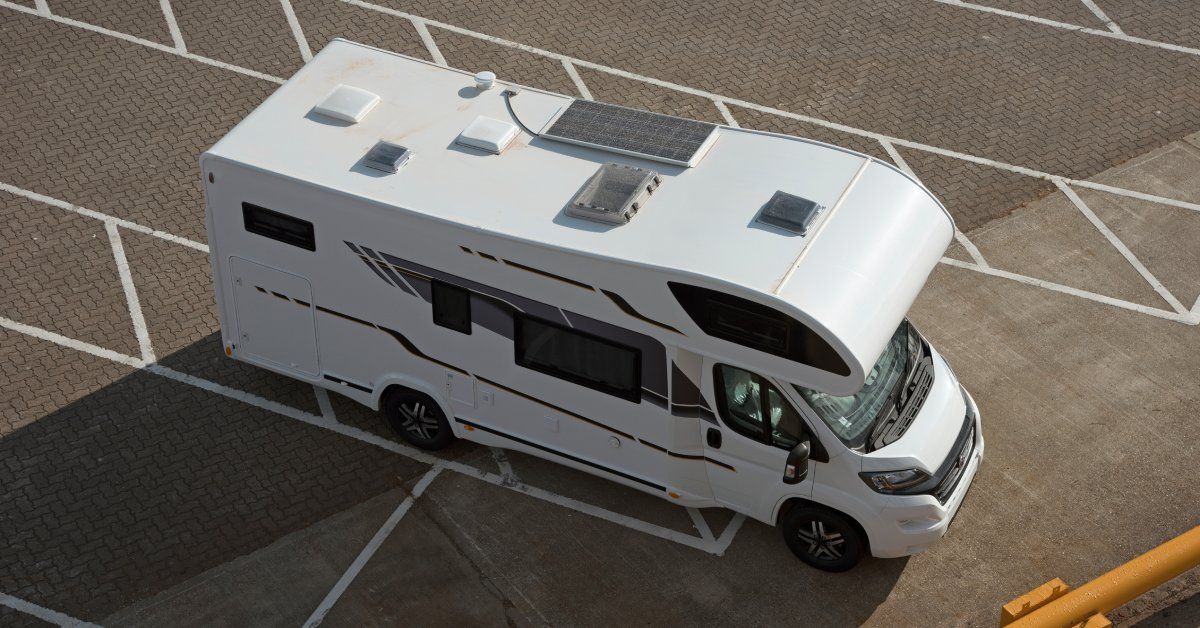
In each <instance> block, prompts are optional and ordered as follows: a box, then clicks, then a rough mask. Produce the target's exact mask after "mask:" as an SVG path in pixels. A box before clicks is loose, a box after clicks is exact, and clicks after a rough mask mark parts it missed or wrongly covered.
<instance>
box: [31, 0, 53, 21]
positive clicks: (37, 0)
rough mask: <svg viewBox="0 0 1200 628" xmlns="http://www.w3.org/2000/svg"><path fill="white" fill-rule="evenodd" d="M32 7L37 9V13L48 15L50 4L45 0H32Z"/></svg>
mask: <svg viewBox="0 0 1200 628" xmlns="http://www.w3.org/2000/svg"><path fill="white" fill-rule="evenodd" d="M33 7H34V8H35V9H36V10H37V13H38V15H40V16H42V17H50V5H49V4H46V0H33Z"/></svg>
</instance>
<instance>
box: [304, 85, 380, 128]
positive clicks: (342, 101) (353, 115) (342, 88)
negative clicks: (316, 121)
mask: <svg viewBox="0 0 1200 628" xmlns="http://www.w3.org/2000/svg"><path fill="white" fill-rule="evenodd" d="M378 104H379V96H378V95H376V94H372V93H371V92H368V91H367V90H365V89H359V88H357V87H350V86H349V85H338V86H337V87H335V88H333V91H331V92H329V95H328V96H326V97H325V100H322V101H321V103H320V104H318V105H317V106H316V107H313V111H315V112H317V113H319V114H321V115H323V116H329V117H330V118H334V119H335V120H341V121H342V122H349V123H350V124H356V123H358V122H361V121H362V119H363V118H365V117H367V114H368V113H371V110H372V109H374V108H375V105H378Z"/></svg>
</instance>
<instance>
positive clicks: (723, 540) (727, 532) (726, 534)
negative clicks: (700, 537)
mask: <svg viewBox="0 0 1200 628" xmlns="http://www.w3.org/2000/svg"><path fill="white" fill-rule="evenodd" d="M743 523H746V515H743V514H741V513H738V514H735V515H734V516H733V519H730V520H729V525H727V526H725V529H724V530H723V531H721V536H720V538H718V539H717V542H716V543H714V544H713V550H714V551H713V552H712V553H713V554H716V555H717V556H724V555H725V550H727V549H729V546H730V545H731V544H732V543H733V537H734V536H736V535H737V533H738V530H741V529H742V524H743Z"/></svg>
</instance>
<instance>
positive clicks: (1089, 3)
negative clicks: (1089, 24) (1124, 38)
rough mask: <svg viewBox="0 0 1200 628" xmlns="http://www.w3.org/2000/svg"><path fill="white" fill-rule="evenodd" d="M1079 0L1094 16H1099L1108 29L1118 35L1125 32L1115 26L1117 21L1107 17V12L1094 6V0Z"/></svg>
mask: <svg viewBox="0 0 1200 628" xmlns="http://www.w3.org/2000/svg"><path fill="white" fill-rule="evenodd" d="M1080 2H1083V6H1085V7H1087V8H1088V10H1089V11H1091V12H1092V13H1093V14H1095V16H1096V17H1098V18H1100V21H1101V22H1104V25H1105V26H1107V27H1108V30H1110V31H1112V32H1114V33H1117V34H1120V35H1124V34H1125V31H1123V30H1121V27H1120V26H1117V23H1116V22H1114V21H1112V19H1110V18H1109V17H1108V14H1106V13H1105V12H1104V10H1103V9H1101V8H1100V7H1098V6H1096V3H1095V2H1092V0H1080Z"/></svg>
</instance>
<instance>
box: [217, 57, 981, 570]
mask: <svg viewBox="0 0 1200 628" xmlns="http://www.w3.org/2000/svg"><path fill="white" fill-rule="evenodd" d="M201 168H202V173H203V177H204V189H205V194H206V198H207V223H208V225H207V226H208V238H209V245H210V248H211V251H212V267H213V279H214V282H215V288H216V298H217V305H218V308H219V311H220V319H221V334H222V337H223V340H224V345H225V351H226V353H227V354H228V355H230V356H232V357H234V358H236V359H238V360H243V361H245V362H249V363H251V364H255V365H258V366H261V367H263V368H267V369H271V370H273V371H276V372H278V373H283V374H285V375H288V376H290V377H294V378H296V379H300V380H303V381H306V382H311V383H313V384H316V385H318V386H324V387H326V388H329V389H330V390H334V391H337V392H339V393H341V394H343V395H345V396H347V397H349V398H351V399H354V400H356V401H358V402H361V403H363V404H365V405H367V406H370V407H371V408H376V409H379V410H380V411H381V413H382V414H383V415H384V416H385V417H386V418H387V420H388V421H390V422H391V424H392V425H393V426H394V427H395V429H396V430H397V431H398V432H399V434H400V435H401V436H402V437H404V438H405V439H406V440H407V441H408V442H410V443H412V444H413V445H416V446H418V447H424V448H430V449H434V448H438V447H442V446H444V445H445V444H446V443H448V442H449V441H450V440H451V439H453V438H465V439H469V440H472V441H477V442H479V443H483V444H485V445H492V446H499V447H506V448H511V449H515V450H519V451H523V452H525V453H528V454H531V455H534V456H540V457H543V458H546V459H549V460H554V461H556V462H559V463H562V464H564V465H567V466H569V467H573V468H576V469H580V470H583V471H586V472H589V473H593V474H596V475H599V476H601V477H605V478H608V479H610V480H612V481H615V482H619V483H621V484H625V485H627V486H630V487H633V488H635V489H639V490H642V491H646V492H648V493H651V494H653V495H657V496H659V497H662V498H663V499H666V500H669V501H671V502H673V503H676V504H679V505H682V506H694V507H716V506H723V507H726V508H729V509H732V510H734V511H737V512H740V513H744V514H745V515H747V516H750V517H753V518H755V519H757V520H759V521H763V522H765V523H768V524H771V525H778V526H780V527H781V528H782V530H783V532H784V538H785V539H786V541H787V544H788V546H789V547H790V548H791V549H792V550H793V551H794V552H795V553H796V554H797V555H798V556H799V557H800V558H801V559H803V560H804V561H805V562H807V563H809V564H811V565H814V566H816V567H819V568H822V569H827V570H835V571H836V570H844V569H849V568H850V567H852V566H853V565H854V564H855V563H856V562H857V561H858V560H859V559H860V558H862V557H863V556H865V555H866V554H873V555H875V556H881V557H894V556H903V555H908V554H913V553H916V552H920V551H922V550H924V549H925V548H927V547H929V545H930V544H931V543H933V542H934V541H936V540H937V539H939V538H940V537H941V536H943V535H944V534H945V533H946V529H947V526H948V525H949V524H950V521H951V519H952V518H953V517H954V514H955V512H956V511H957V509H958V507H959V505H960V504H961V503H962V500H963V496H964V494H965V493H966V492H967V488H968V486H969V485H970V483H971V480H972V478H973V477H974V475H975V472H976V470H977V469H978V466H979V464H980V461H981V459H982V456H983V446H984V443H983V435H982V433H981V431H980V423H979V417H978V412H977V410H976V407H975V404H974V402H973V401H972V400H971V397H970V395H968V394H967V392H966V391H965V390H963V389H962V387H961V386H960V385H959V383H958V380H957V379H956V378H955V375H954V372H953V371H952V370H951V369H950V366H949V365H948V364H947V363H946V361H945V360H944V359H942V357H941V356H939V355H938V353H937V352H936V351H935V350H934V349H933V347H931V346H930V345H929V343H928V342H927V341H926V340H925V339H924V338H922V336H921V334H920V333H919V332H918V331H917V330H916V329H915V328H914V327H913V326H912V325H910V324H909V323H908V321H907V320H906V318H905V314H906V312H907V311H908V309H909V307H910V306H911V304H912V303H913V300H914V299H915V298H916V296H917V293H918V292H919V291H920V289H921V287H922V286H923V285H924V283H925V281H926V279H927V277H928V275H929V273H930V271H931V270H932V269H933V267H934V265H935V264H936V263H937V261H938V259H939V258H940V256H941V255H942V253H943V252H944V250H945V248H946V247H947V245H948V244H949V242H950V240H951V238H952V234H953V229H954V225H953V222H952V220H951V218H950V216H949V215H948V214H947V213H946V211H945V209H944V208H943V207H942V206H941V204H940V203H939V202H938V201H937V200H936V199H935V198H934V197H933V196H931V195H930V193H929V192H928V191H927V190H926V189H925V188H924V187H923V186H922V185H921V184H920V183H919V182H917V181H915V180H913V179H912V178H910V177H909V176H907V175H905V174H904V173H903V172H901V171H899V170H897V169H896V168H894V167H892V166H891V165H889V164H886V163H882V162H879V161H876V160H874V159H872V158H871V157H868V156H866V155H862V154H858V153H855V152H852V151H848V150H843V149H840V148H837V147H834V146H830V145H827V144H822V143H819V142H814V141H810V140H804V139H799V138H795V137H788V136H783V135H776V134H771V133H763V132H758V131H751V130H746V129H739V128H734V127H727V126H719V125H713V124H707V123H703V122H696V121H692V120H682V119H679V118H672V117H668V116H662V115H658V114H652V113H647V112H643V111H637V110H633V109H627V108H622V107H616V106H611V105H603V104H599V103H595V102H591V101H585V100H577V99H572V98H570V97H566V96H562V95H558V94H552V93H547V92H543V91H539V90H535V89H529V88H525V87H516V86H513V85H510V84H507V83H503V82H502V81H498V80H495V78H494V76H490V73H480V74H479V75H476V76H474V77H473V76H472V75H471V74H467V73H463V72H459V71H456V70H452V69H447V68H444V67H439V66H436V65H432V64H429V63H426V62H423V61H420V60H416V59H411V58H408V57H404V56H401V55H397V54H393V53H389V52H385V51H381V50H377V49H374V48H370V47H366V46H362V45H359V44H354V43H351V42H346V41H341V40H336V41H334V42H333V43H331V44H330V45H328V46H327V47H325V48H324V49H323V50H322V51H321V53H320V54H318V55H317V56H316V57H315V58H314V59H313V60H312V61H311V62H309V63H308V64H307V65H306V66H305V67H304V68H303V69H301V70H300V71H299V72H298V73H297V74H296V75H295V76H294V77H292V78H291V79H290V80H288V81H287V82H286V83H285V84H284V85H283V86H282V87H280V88H279V90H278V91H276V92H275V93H274V94H273V95H272V96H271V97H270V98H268V99H267V100H266V102H264V103H263V104H262V105H261V106H259V107H258V108H257V109H256V110H255V111H254V112H253V113H251V114H250V115H249V116H247V118H246V119H245V120H243V121H242V122H241V123H240V124H238V125H237V127H236V128H234V129H233V130H232V131H230V132H229V134H228V135H226V136H225V137H224V138H223V139H222V140H221V141H220V142H218V143H217V144H216V145H215V146H214V147H213V148H212V149H211V150H209V151H208V152H207V153H205V154H204V156H203V157H202V158H201Z"/></svg>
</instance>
